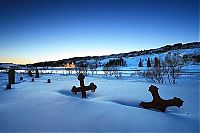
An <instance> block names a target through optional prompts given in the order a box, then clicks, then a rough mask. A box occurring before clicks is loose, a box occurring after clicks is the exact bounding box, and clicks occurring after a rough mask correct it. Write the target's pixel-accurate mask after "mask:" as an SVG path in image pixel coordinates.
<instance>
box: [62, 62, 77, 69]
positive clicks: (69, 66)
mask: <svg viewBox="0 0 200 133" xmlns="http://www.w3.org/2000/svg"><path fill="white" fill-rule="evenodd" d="M63 66H64V67H66V68H75V67H76V66H75V64H74V62H68V63H67V64H64V65H63Z"/></svg>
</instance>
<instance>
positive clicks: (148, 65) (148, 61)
mask: <svg viewBox="0 0 200 133" xmlns="http://www.w3.org/2000/svg"><path fill="white" fill-rule="evenodd" d="M147 67H151V61H150V58H148V60H147Z"/></svg>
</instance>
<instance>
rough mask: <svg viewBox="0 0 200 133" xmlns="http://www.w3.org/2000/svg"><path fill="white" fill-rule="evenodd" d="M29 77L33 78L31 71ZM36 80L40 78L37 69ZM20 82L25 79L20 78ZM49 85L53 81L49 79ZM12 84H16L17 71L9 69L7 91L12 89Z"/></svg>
mask: <svg viewBox="0 0 200 133" xmlns="http://www.w3.org/2000/svg"><path fill="white" fill-rule="evenodd" d="M28 75H29V76H30V77H33V75H32V72H31V71H29V72H28ZM35 78H39V72H38V70H37V69H36V73H35ZM19 80H23V77H20V79H19ZM31 81H32V82H34V78H32V79H31ZM47 83H51V80H50V79H48V80H47ZM11 84H15V70H14V69H9V71H8V84H7V86H6V90H10V89H11Z"/></svg>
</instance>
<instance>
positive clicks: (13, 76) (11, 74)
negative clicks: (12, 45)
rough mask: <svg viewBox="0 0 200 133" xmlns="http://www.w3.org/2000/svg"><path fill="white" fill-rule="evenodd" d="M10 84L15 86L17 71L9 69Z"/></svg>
mask: <svg viewBox="0 0 200 133" xmlns="http://www.w3.org/2000/svg"><path fill="white" fill-rule="evenodd" d="M8 84H15V70H14V69H9V71H8Z"/></svg>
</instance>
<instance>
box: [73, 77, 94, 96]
mask: <svg viewBox="0 0 200 133" xmlns="http://www.w3.org/2000/svg"><path fill="white" fill-rule="evenodd" d="M84 79H85V76H84V75H83V74H82V73H80V74H79V75H78V80H79V81H80V87H76V86H73V87H72V89H71V92H72V93H73V94H77V92H81V94H82V98H87V96H86V91H89V90H91V92H95V89H96V88H97V86H96V85H95V84H94V83H90V85H89V86H85V85H84Z"/></svg>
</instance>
